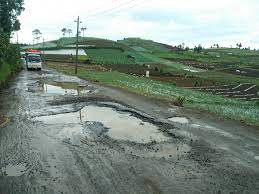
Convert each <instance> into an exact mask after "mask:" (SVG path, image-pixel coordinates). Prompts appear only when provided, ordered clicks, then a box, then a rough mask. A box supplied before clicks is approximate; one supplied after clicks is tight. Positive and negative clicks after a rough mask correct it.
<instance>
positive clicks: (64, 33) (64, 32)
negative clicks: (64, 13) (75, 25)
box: [61, 28, 67, 36]
mask: <svg viewBox="0 0 259 194" xmlns="http://www.w3.org/2000/svg"><path fill="white" fill-rule="evenodd" d="M61 32H62V33H63V36H66V33H67V29H66V28H63V29H62V30H61Z"/></svg>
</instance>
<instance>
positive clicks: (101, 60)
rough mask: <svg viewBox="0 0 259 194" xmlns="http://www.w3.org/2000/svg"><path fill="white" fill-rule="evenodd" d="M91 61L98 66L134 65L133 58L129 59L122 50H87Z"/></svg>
mask: <svg viewBox="0 0 259 194" xmlns="http://www.w3.org/2000/svg"><path fill="white" fill-rule="evenodd" d="M86 52H87V54H88V56H89V58H90V60H91V61H92V62H94V63H97V64H122V65H123V64H134V63H135V61H134V59H132V58H129V57H127V55H126V53H124V52H123V51H122V50H120V49H87V50H86Z"/></svg>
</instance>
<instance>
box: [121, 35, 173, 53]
mask: <svg viewBox="0 0 259 194" xmlns="http://www.w3.org/2000/svg"><path fill="white" fill-rule="evenodd" d="M118 42H119V43H122V44H124V45H127V46H129V47H133V48H134V49H135V50H139V51H140V50H142V49H144V51H145V52H146V51H148V52H151V51H152V52H169V51H170V49H171V46H169V45H166V44H161V43H158V42H154V41H152V40H144V39H140V38H125V39H123V40H119V41H118Z"/></svg>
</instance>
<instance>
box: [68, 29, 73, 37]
mask: <svg viewBox="0 0 259 194" xmlns="http://www.w3.org/2000/svg"><path fill="white" fill-rule="evenodd" d="M67 33H68V35H69V37H71V34H72V33H73V31H72V30H71V29H67Z"/></svg>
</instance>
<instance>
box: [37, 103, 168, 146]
mask: <svg viewBox="0 0 259 194" xmlns="http://www.w3.org/2000/svg"><path fill="white" fill-rule="evenodd" d="M35 119H36V120H37V121H41V122H44V123H46V124H52V125H55V124H71V123H72V124H78V123H87V124H86V128H88V129H89V130H91V131H93V130H94V129H95V128H96V130H97V131H99V132H98V133H105V134H107V135H108V136H109V137H110V138H112V139H116V140H124V141H131V142H136V143H150V142H164V141H167V140H169V137H167V136H165V135H164V134H163V133H162V132H161V131H159V128H158V127H157V126H155V125H154V124H152V123H149V122H146V121H143V120H141V119H139V118H137V117H135V116H133V115H132V114H131V113H129V112H121V111H117V110H115V109H113V108H110V107H100V106H94V105H89V106H86V107H84V108H83V109H81V110H80V111H78V112H74V113H65V114H57V115H50V116H42V117H36V118H35ZM96 123H101V124H102V125H103V131H100V126H99V125H96ZM87 125H91V129H90V128H89V126H87Z"/></svg>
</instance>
